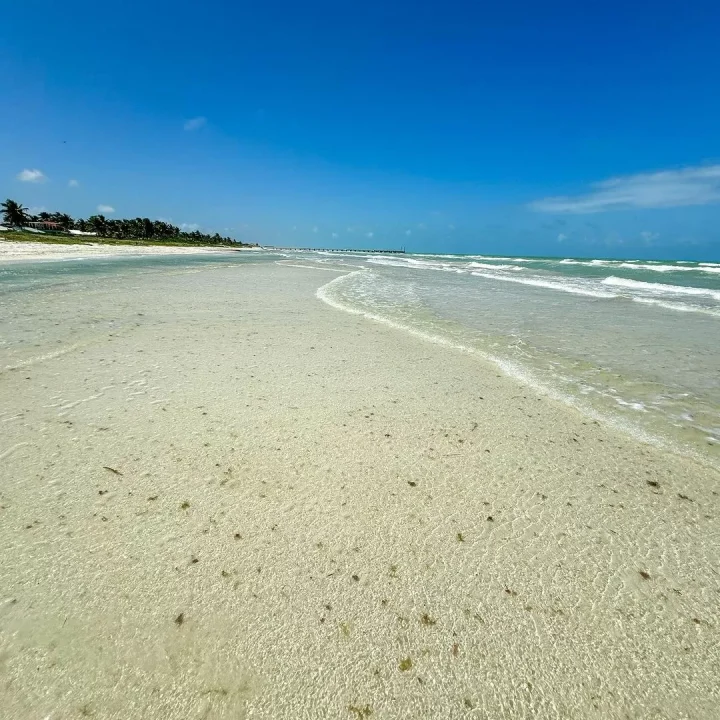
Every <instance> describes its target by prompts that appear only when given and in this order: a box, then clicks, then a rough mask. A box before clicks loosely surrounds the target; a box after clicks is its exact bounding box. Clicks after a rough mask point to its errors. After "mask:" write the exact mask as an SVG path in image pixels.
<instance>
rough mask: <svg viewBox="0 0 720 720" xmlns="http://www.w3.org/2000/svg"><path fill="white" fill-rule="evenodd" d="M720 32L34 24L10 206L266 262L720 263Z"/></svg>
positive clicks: (259, 22)
mask: <svg viewBox="0 0 720 720" xmlns="http://www.w3.org/2000/svg"><path fill="white" fill-rule="evenodd" d="M489 5H492V6H493V7H489ZM485 6H488V7H485ZM18 28H26V30H23V31H18ZM719 30H720V8H719V7H718V3H712V2H695V1H693V0H689V1H686V2H682V3H680V2H666V3H664V4H662V3H654V4H645V3H642V4H641V3H627V2H622V3H620V2H615V1H614V0H610V1H609V2H604V3H602V4H599V3H581V2H577V1H576V0H575V1H573V2H552V1H549V2H543V3H538V2H508V3H502V4H499V3H492V4H489V3H470V2H465V3H458V2H453V1H452V0H450V1H449V2H443V3H440V2H425V3H418V2H412V3H411V2H408V1H407V0H402V1H400V2H394V3H387V2H376V0H370V1H369V2H365V3H362V4H350V3H338V2H315V1H313V0H311V1H310V2H308V3H305V4H303V3H296V2H272V0H270V1H266V2H263V3H252V4H250V3H244V2H240V3H230V2H218V1H217V0H206V2H205V3H203V4H199V3H197V2H192V3H191V2H187V1H186V0H179V1H177V0H176V1H174V2H164V1H163V2H157V1H155V0H147V1H145V2H142V3H140V2H136V0H128V1H126V2H124V3H100V4H99V3H97V2H85V1H84V0H69V1H68V2H65V3H57V2H51V0H23V2H21V3H11V4H7V6H6V7H4V8H3V23H2V25H0V78H2V86H3V93H2V100H1V102H2V107H3V112H2V113H0V149H1V152H0V195H2V196H3V197H11V198H13V199H17V200H19V201H21V202H23V203H24V204H25V205H27V206H30V207H32V208H46V209H48V210H55V209H59V210H64V211H67V212H69V213H70V214H72V215H75V216H88V215H91V214H93V213H96V212H98V207H100V206H103V207H106V208H111V209H112V211H111V210H106V211H105V213H106V214H108V215H111V216H115V217H124V216H135V215H142V216H149V217H153V218H164V219H170V220H172V221H173V222H175V223H176V224H185V225H186V226H187V227H193V226H195V225H199V226H200V227H202V228H204V229H209V230H212V231H219V232H221V233H226V234H231V235H234V236H236V237H238V238H242V239H247V240H250V241H259V242H261V243H275V244H287V245H315V246H343V247H346V246H352V247H368V246H380V247H388V246H389V247H394V246H399V245H405V246H406V247H407V248H408V249H412V250H417V251H436V252H487V253H496V254H505V253H513V254H539V255H581V256H588V255H591V256H615V257H629V256H634V257H652V256H656V257H663V258H672V257H686V258H694V257H695V258H701V259H702V258H704V259H717V258H718V257H720V132H718V128H720V93H718V92H717V89H716V88H717V81H718V77H719V76H720V50H719V49H718V48H719V46H718V42H717V36H718V31H719ZM38 173H39V174H38ZM71 181H74V182H71Z"/></svg>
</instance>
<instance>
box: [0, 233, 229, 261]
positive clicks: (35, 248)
mask: <svg viewBox="0 0 720 720" xmlns="http://www.w3.org/2000/svg"><path fill="white" fill-rule="evenodd" d="M218 252H228V249H227V248H225V247H183V246H175V247H173V246H171V245H167V246H162V245H144V246H143V245H106V244H103V243H77V244H76V245H71V244H67V245H66V244H60V243H57V244H55V243H44V242H20V241H13V240H3V238H2V237H0V263H6V262H23V261H25V262H27V261H36V260H77V259H79V258H93V257H95V258H103V257H107V258H111V257H118V256H124V257H129V256H134V255H137V256H142V255H199V254H200V255H204V254H207V253H218Z"/></svg>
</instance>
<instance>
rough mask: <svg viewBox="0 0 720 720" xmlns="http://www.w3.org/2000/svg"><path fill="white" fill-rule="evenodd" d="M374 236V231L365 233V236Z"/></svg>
mask: <svg viewBox="0 0 720 720" xmlns="http://www.w3.org/2000/svg"><path fill="white" fill-rule="evenodd" d="M374 236H375V233H374V232H369V233H365V237H369V238H371V237H374Z"/></svg>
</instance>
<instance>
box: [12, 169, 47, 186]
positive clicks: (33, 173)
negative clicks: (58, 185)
mask: <svg viewBox="0 0 720 720" xmlns="http://www.w3.org/2000/svg"><path fill="white" fill-rule="evenodd" d="M17 179H18V180H20V181H21V182H29V183H43V182H45V181H46V180H47V177H46V175H45V173H43V172H42V170H37V169H36V170H23V171H22V172H19V173H18V175H17Z"/></svg>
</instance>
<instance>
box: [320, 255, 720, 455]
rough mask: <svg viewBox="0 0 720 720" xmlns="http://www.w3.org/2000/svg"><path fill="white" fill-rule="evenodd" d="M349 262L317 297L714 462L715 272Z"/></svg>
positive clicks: (409, 258)
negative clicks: (467, 354)
mask: <svg viewBox="0 0 720 720" xmlns="http://www.w3.org/2000/svg"><path fill="white" fill-rule="evenodd" d="M315 260H316V261H317V260H319V261H321V262H325V263H336V262H338V261H340V262H342V263H346V264H348V265H353V266H354V267H353V268H352V269H353V270H356V269H357V270H358V272H356V273H355V274H353V275H350V276H347V277H345V278H342V279H339V280H337V281H335V282H333V283H332V285H331V286H330V287H328V288H327V291H326V295H327V299H329V300H330V301H333V302H335V303H336V304H337V305H338V306H342V307H346V308H347V309H355V310H360V311H363V312H366V313H369V314H372V315H375V316H378V317H381V318H383V319H386V320H388V321H390V322H393V323H395V324H397V325H402V326H403V327H406V328H408V329H412V330H415V331H418V332H422V333H424V334H425V335H428V336H432V337H434V338H435V339H436V340H437V341H441V342H450V343H452V344H455V345H457V346H461V347H464V348H468V349H471V350H476V351H480V352H482V353H484V354H485V355H488V356H490V357H492V358H493V359H495V360H496V361H498V362H499V363H500V364H501V365H502V366H503V367H504V368H505V369H506V370H510V371H511V372H514V373H515V374H517V375H519V376H522V377H523V378H524V379H525V380H528V381H530V382H533V383H535V384H538V385H541V386H543V387H545V388H547V389H548V390H550V391H551V392H553V393H554V394H556V395H560V396H562V397H563V398H564V399H566V400H568V401H569V402H571V403H573V404H574V405H576V406H578V407H580V408H582V409H583V410H585V411H587V412H590V413H593V414H595V415H597V416H602V417H605V418H608V419H611V420H612V421H614V422H615V423H617V424H619V425H622V426H623V427H625V428H626V429H628V430H630V431H631V432H634V433H635V434H636V435H639V436H643V437H645V438H650V439H655V440H657V441H659V442H662V443H664V444H667V445H672V446H673V447H675V448H676V449H680V450H681V451H683V452H691V453H693V454H696V455H699V456H701V457H703V458H705V459H708V458H709V459H711V460H712V461H713V462H717V460H718V455H719V454H720V453H719V450H720V264H719V263H704V264H699V263H673V262H647V261H622V260H575V259H572V258H567V259H540V258H538V259H535V258H510V257H503V258H496V257H487V256H441V255H405V256H391V255H388V256H362V255H355V256H347V257H343V258H342V259H340V258H330V257H327V258H317V257H316V258H315Z"/></svg>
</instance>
